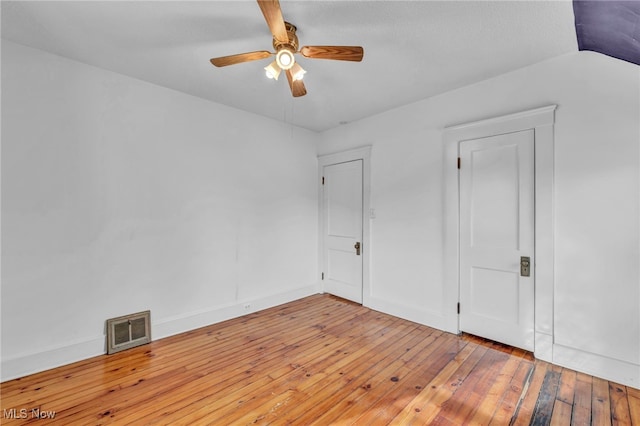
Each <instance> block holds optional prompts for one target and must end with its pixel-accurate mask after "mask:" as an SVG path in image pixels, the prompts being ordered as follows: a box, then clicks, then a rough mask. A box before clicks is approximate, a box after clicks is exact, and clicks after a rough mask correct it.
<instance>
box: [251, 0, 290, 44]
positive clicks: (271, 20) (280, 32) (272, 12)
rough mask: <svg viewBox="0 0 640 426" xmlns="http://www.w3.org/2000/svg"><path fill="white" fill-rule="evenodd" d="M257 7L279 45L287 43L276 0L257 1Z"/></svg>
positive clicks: (287, 37)
mask: <svg viewBox="0 0 640 426" xmlns="http://www.w3.org/2000/svg"><path fill="white" fill-rule="evenodd" d="M258 6H260V10H262V14H263V15H264V19H265V21H267V25H268V26H269V30H270V31H271V34H273V37H275V39H276V40H278V41H279V42H281V43H288V42H289V36H288V35H287V29H286V27H285V26H284V18H283V17H282V10H281V9H280V2H279V1H278V0H258Z"/></svg>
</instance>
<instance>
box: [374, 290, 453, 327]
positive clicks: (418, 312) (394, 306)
mask: <svg viewBox="0 0 640 426" xmlns="http://www.w3.org/2000/svg"><path fill="white" fill-rule="evenodd" d="M366 307H367V308H371V309H373V310H375V311H380V312H383V313H385V314H389V315H393V316H396V317H398V318H402V319H406V320H409V321H413V322H415V323H418V324H422V325H426V326H429V327H433V328H436V329H438V330H443V331H447V332H450V333H451V332H453V333H455V331H451V330H448V329H447V328H448V327H447V326H446V325H447V321H446V318H445V316H444V315H443V314H442V313H440V312H435V311H430V310H427V309H420V308H417V307H414V306H407V305H401V304H398V303H394V302H390V301H388V300H382V299H377V298H375V297H369V298H368V299H367V304H366Z"/></svg>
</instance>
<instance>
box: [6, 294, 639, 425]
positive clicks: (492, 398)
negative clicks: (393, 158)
mask: <svg viewBox="0 0 640 426" xmlns="http://www.w3.org/2000/svg"><path fill="white" fill-rule="evenodd" d="M1 392H2V393H1V408H2V413H0V416H1V417H0V423H2V424H3V425H4V424H6V425H12V424H17V425H22V424H63V425H71V424H78V425H103V424H145V425H146V424H149V425H155V424H171V425H245V424H274V425H285V424H291V425H307V424H318V425H348V424H358V425H387V424H391V425H409V424H414V425H465V424H468V425H490V424H492V425H493V424H495V425H547V424H552V425H598V426H600V425H632V424H636V425H640V391H639V390H637V389H632V388H629V387H625V386H622V385H619V384H616V383H611V382H608V381H606V380H602V379H599V378H595V377H591V376H588V375H585V374H581V373H577V372H575V371H572V370H568V369H564V368H560V367H556V366H553V365H551V364H548V363H545V362H541V361H535V360H534V359H533V358H532V356H531V354H529V353H527V352H524V351H521V350H518V349H513V348H511V347H507V346H503V345H500V344H497V343H493V342H490V341H486V340H483V339H479V338H476V337H473V336H455V335H452V334H448V333H444V332H441V331H438V330H435V329H432V328H429V327H425V326H422V325H418V324H415V323H412V322H409V321H405V320H402V319H398V318H395V317H392V316H389V315H385V314H382V313H379V312H376V311H372V310H370V309H367V308H364V307H362V306H360V305H356V304H353V303H351V302H347V301H345V300H342V299H338V298H336V297H333V296H329V295H316V296H311V297H307V298H305V299H301V300H298V301H295V302H292V303H288V304H286V305H282V306H278V307H275V308H271V309H268V310H265V311H262V312H258V313H254V314H250V315H247V316H244V317H241V318H236V319H233V320H230V321H226V322H223V323H219V324H214V325H211V326H208V327H205V328H201V329H198V330H194V331H191V332H188V333H183V334H180V335H177V336H173V337H169V338H166V339H162V340H158V341H155V342H152V343H150V344H148V345H145V346H142V347H138V348H134V349H130V350H128V351H125V352H120V353H118V354H114V355H103V356H99V357H95V358H92V359H88V360H85V361H81V362H78V363H75V364H71V365H68V366H65V367H61V368H57V369H54V370H50V371H46V372H43V373H38V374H34V375H32V376H29V377H25V378H22V379H18V380H13V381H9V382H6V383H3V384H2V386H1ZM38 415H39V416H40V418H38ZM12 417H13V418H12ZM19 417H25V418H19ZM51 417H53V418H51Z"/></svg>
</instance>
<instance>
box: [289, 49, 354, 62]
mask: <svg viewBox="0 0 640 426" xmlns="http://www.w3.org/2000/svg"><path fill="white" fill-rule="evenodd" d="M300 53H302V56H304V57H305V58H313V59H335V60H338V61H354V62H360V61H361V60H362V57H363V56H364V49H363V48H362V47H360V46H304V47H303V48H302V49H300Z"/></svg>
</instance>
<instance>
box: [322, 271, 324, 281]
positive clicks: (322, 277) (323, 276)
mask: <svg viewBox="0 0 640 426" xmlns="http://www.w3.org/2000/svg"><path fill="white" fill-rule="evenodd" d="M322 279H323V280H324V272H323V273H322Z"/></svg>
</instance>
